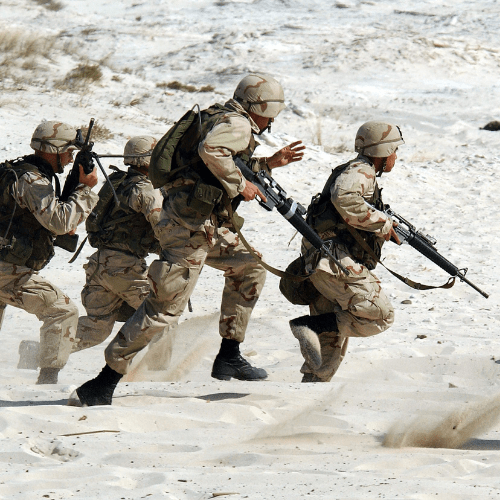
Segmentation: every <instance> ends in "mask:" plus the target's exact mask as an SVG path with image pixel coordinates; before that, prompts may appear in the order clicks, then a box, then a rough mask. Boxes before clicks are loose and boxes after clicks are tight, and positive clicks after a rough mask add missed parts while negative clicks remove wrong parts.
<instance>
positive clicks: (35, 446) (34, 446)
mask: <svg viewBox="0 0 500 500" xmlns="http://www.w3.org/2000/svg"><path fill="white" fill-rule="evenodd" d="M28 449H29V451H31V452H32V453H35V454H36V455H41V456H43V457H47V458H52V459H53V460H58V461H59V462H70V461H71V460H75V459H76V458H78V457H79V456H80V453H79V452H78V451H76V450H72V449H71V448H65V447H64V446H62V443H61V441H58V440H57V439H36V440H31V441H30V442H29V443H28Z"/></svg>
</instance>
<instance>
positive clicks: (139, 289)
mask: <svg viewBox="0 0 500 500" xmlns="http://www.w3.org/2000/svg"><path fill="white" fill-rule="evenodd" d="M155 145H156V139H155V138H154V137H150V136H139V137H133V138H132V139H130V140H129V141H128V142H127V143H126V144H125V149H124V152H123V155H124V159H123V163H124V164H125V165H128V166H129V168H128V171H127V172H124V171H122V170H119V169H117V168H116V167H113V168H114V169H115V170H116V171H115V172H114V173H112V174H111V175H110V176H109V180H110V181H111V183H112V184H113V187H114V188H115V192H116V195H117V197H118V201H119V202H120V204H119V205H118V206H117V205H116V202H115V200H114V198H113V194H112V191H111V188H110V186H109V184H108V183H105V184H104V185H103V187H102V188H101V190H100V191H99V203H98V204H97V206H96V207H95V209H94V211H93V212H92V214H91V215H90V216H89V218H88V219H87V222H86V228H87V234H88V238H89V242H90V244H91V245H92V246H93V247H94V248H96V249H97V252H95V253H94V254H92V255H91V256H90V257H89V261H88V262H87V263H86V264H85V265H84V266H83V267H84V269H85V274H86V283H85V286H84V288H83V290H82V304H83V306H84V307H85V310H86V311H87V316H81V317H80V319H79V320H78V331H77V334H76V338H77V344H75V346H74V348H73V352H75V351H80V350H82V349H88V348H89V347H92V346H95V345H97V344H100V343H101V342H104V340H106V338H108V336H109V335H110V333H111V331H112V330H113V326H114V324H115V322H116V321H126V320H127V319H128V318H129V317H130V316H132V314H133V313H134V312H135V310H136V309H137V308H138V307H139V306H140V305H141V303H142V301H143V300H144V299H145V298H146V297H147V296H148V294H149V283H148V279H147V264H146V260H145V258H146V257H147V255H148V254H150V253H159V251H160V245H159V243H158V240H157V239H156V238H155V235H154V232H153V228H154V227H155V226H156V224H158V222H159V220H160V212H161V207H162V203H163V196H162V195H161V193H160V191H159V190H158V189H154V188H153V185H152V184H151V181H150V180H149V178H148V169H149V162H150V160H151V156H150V155H151V152H152V151H153V148H154V147H155ZM140 155H142V156H140Z"/></svg>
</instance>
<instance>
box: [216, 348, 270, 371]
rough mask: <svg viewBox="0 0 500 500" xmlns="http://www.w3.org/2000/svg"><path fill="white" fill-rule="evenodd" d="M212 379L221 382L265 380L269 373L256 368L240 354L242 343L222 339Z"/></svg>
mask: <svg viewBox="0 0 500 500" xmlns="http://www.w3.org/2000/svg"><path fill="white" fill-rule="evenodd" d="M212 377H213V378H216V379H219V380H230V379H231V378H236V379H238V380H263V379H265V378H267V372H266V370H264V369H263V368H254V367H253V366H252V365H251V364H250V363H249V362H248V361H247V360H246V359H245V358H243V357H242V355H241V354H240V343H239V342H238V341H237V340H231V339H222V342H221V345H220V350H219V354H217V356H216V358H215V360H214V364H213V366H212Z"/></svg>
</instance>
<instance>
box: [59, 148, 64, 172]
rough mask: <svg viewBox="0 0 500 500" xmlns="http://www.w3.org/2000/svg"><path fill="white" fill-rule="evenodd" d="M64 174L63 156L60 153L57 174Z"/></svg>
mask: <svg viewBox="0 0 500 500" xmlns="http://www.w3.org/2000/svg"><path fill="white" fill-rule="evenodd" d="M63 172H64V168H63V166H62V163H61V155H60V154H59V151H58V152H57V173H58V174H62V173H63Z"/></svg>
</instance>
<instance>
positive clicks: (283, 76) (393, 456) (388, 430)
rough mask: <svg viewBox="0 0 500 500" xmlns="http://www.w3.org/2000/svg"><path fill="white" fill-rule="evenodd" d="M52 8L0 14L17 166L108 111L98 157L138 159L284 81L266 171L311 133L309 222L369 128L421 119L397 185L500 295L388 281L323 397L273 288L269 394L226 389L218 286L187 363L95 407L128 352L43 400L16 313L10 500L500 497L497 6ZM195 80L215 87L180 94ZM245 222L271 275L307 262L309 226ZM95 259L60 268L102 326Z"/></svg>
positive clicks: (206, 289) (428, 279) (306, 185)
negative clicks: (91, 397) (46, 127)
mask: <svg viewBox="0 0 500 500" xmlns="http://www.w3.org/2000/svg"><path fill="white" fill-rule="evenodd" d="M47 7H50V4H47ZM47 7H44V6H43V5H39V4H38V3H37V2H35V1H32V0H5V1H3V2H2V5H1V11H0V12H1V14H0V27H1V33H0V50H1V51H7V54H6V56H5V55H4V53H2V52H0V54H1V55H2V58H3V57H7V61H4V63H3V65H2V69H1V70H0V71H1V72H0V88H1V90H2V93H1V94H0V116H1V120H0V131H1V136H0V137H1V141H0V152H1V153H2V154H1V157H2V159H11V158H15V157H17V156H20V155H22V154H26V153H28V152H29V151H30V150H29V148H28V145H29V138H30V136H31V133H32V131H33V130H34V128H35V127H36V125H37V124H38V123H39V122H40V120H41V119H44V118H45V119H47V120H52V119H61V120H64V121H67V122H69V123H72V124H75V125H83V124H86V123H88V120H89V119H90V117H95V118H96V119H97V121H98V123H100V124H102V125H104V126H106V127H107V128H108V129H110V130H111V131H112V132H113V133H114V134H115V135H114V137H113V138H112V139H109V140H107V141H100V142H98V143H97V144H96V147H95V150H96V151H98V152H100V153H120V152H121V151H122V148H123V146H124V144H125V142H126V140H127V138H129V137H131V136H133V135H138V134H153V135H155V136H158V137H160V136H161V135H162V134H163V133H164V132H165V131H166V130H167V129H168V127H169V125H170V124H171V123H173V122H174V121H175V120H176V119H178V118H179V117H180V116H181V115H182V114H183V113H184V111H185V110H187V109H188V108H190V107H192V106H193V105H194V104H195V103H198V104H199V105H200V106H202V107H203V106H207V105H209V104H211V103H212V102H217V101H218V102H223V101H224V99H225V98H227V97H230V96H231V94H232V91H233V90H234V87H235V85H236V84H237V82H238V81H239V79H240V78H241V77H242V76H243V75H244V74H245V73H246V72H248V71H267V72H269V73H272V74H274V75H275V76H276V77H277V78H278V79H279V80H280V81H281V82H282V84H283V86H284V88H285V96H286V99H287V103H288V109H287V110H285V111H284V112H283V113H282V114H281V115H280V116H279V117H278V119H277V120H276V123H275V124H274V125H273V133H272V134H271V135H264V136H262V137H261V142H262V146H261V148H260V151H257V155H267V154H270V153H271V152H273V151H275V150H276V149H278V148H280V147H282V146H284V145H286V144H287V143H289V142H292V141H293V140H297V139H302V140H303V141H304V142H305V144H306V145H307V154H306V157H305V159H304V161H303V162H302V163H300V164H299V163H297V164H294V165H292V166H290V167H289V168H284V169H282V170H281V171H279V172H277V173H276V179H277V180H278V182H279V183H280V184H281V185H282V186H283V187H284V188H285V189H286V190H287V191H288V193H289V194H290V195H291V196H292V197H293V198H294V199H295V200H297V201H299V202H301V203H302V204H304V205H307V204H308V202H309V200H310V198H311V196H312V195H313V194H315V193H316V192H318V191H319V190H320V189H321V187H322V186H323V183H324V181H325V179H326V178H327V176H328V174H329V171H330V169H331V168H332V167H334V166H335V165H337V164H339V163H341V162H344V161H346V160H348V159H350V158H351V157H352V156H353V153H352V146H353V142H354V141H353V139H354V134H355V132H356V130H357V128H358V127H359V126H360V125H361V124H362V123H363V122H364V121H367V120H369V119H378V118H381V119H386V120H390V121H393V122H395V123H397V124H399V125H400V126H401V128H402V131H403V135H404V138H405V140H406V145H404V146H402V147H401V148H400V149H399V151H398V156H399V159H398V162H397V164H396V168H395V169H394V171H393V173H392V174H390V175H388V176H384V177H382V180H381V184H382V185H383V187H384V195H385V200H386V202H388V203H390V204H391V206H392V207H393V208H394V209H395V210H396V211H397V212H400V213H401V214H402V215H404V216H406V217H407V218H409V219H410V220H412V221H413V222H414V223H415V225H416V226H418V227H419V228H424V230H425V231H426V232H428V233H430V234H431V235H433V236H435V237H436V238H437V240H438V244H437V248H438V249H439V250H440V251H441V252H442V254H443V255H445V256H446V257H447V258H448V259H449V260H451V261H452V262H454V263H455V264H456V265H458V266H459V267H468V268H470V271H469V273H468V274H467V276H468V277H469V279H471V280H472V281H473V282H474V283H476V284H477V285H478V286H480V287H481V288H483V289H484V290H485V291H487V292H488V293H490V294H491V296H490V298H489V299H487V300H486V299H484V298H483V297H481V296H480V295H479V294H478V293H476V292H475V291H474V290H472V289H471V288H469V287H468V286H467V285H466V284H464V283H457V284H456V285H455V287H454V288H452V289H451V290H434V291H428V292H416V291H413V290H412V289H410V288H408V287H406V286H405V285H404V284H402V283H400V282H398V281H397V280H396V279H395V278H393V277H392V276H391V275H390V274H389V273H388V272H387V271H386V270H385V269H383V268H380V269H379V270H378V271H377V273H378V275H379V277H380V278H381V279H382V281H383V284H384V288H385V290H386V291H387V293H388V294H389V295H390V297H391V298H392V300H393V303H394V305H395V308H396V322H395V325H394V326H393V327H392V328H391V329H390V330H388V331H387V332H385V333H383V334H381V335H379V336H376V337H373V338H367V339H352V341H351V342H350V348H349V352H348V355H347V359H346V361H345V362H344V364H343V365H342V366H341V368H340V370H339V372H338V374H337V375H336V377H335V378H334V379H333V380H332V382H331V383H329V384H301V383H300V379H301V375H300V374H299V367H300V365H301V356H300V351H299V346H298V342H297V341H296V340H295V339H294V338H293V336H292V335H291V332H290V331H289V328H288V320H289V319H290V318H293V317H295V316H299V315H302V314H305V313H306V311H307V309H306V308H304V307H294V306H292V305H290V304H288V303H287V302H286V301H285V299H284V298H283V297H282V296H281V295H280V293H279V291H278V280H277V278H275V277H274V276H271V275H270V276H269V277H268V280H267V284H266V287H265V289H264V292H263V294H262V297H261V300H260V301H259V303H258V305H257V307H256V308H255V311H254V315H253V316H252V321H251V324H250V327H249V330H248V332H247V339H246V341H245V343H244V345H243V349H242V351H243V353H244V354H245V355H246V356H248V358H249V359H250V360H251V362H252V363H254V364H255V365H257V366H261V367H263V368H265V369H266V370H267V371H268V372H269V378H268V380H266V381H264V382H260V383H246V382H239V381H230V382H220V381H216V380H214V379H211V378H210V369H211V365H212V361H213V358H214V356H215V354H216V352H217V350H218V346H219V342H220V338H219V336H218V330H217V322H218V318H217V311H218V301H219V297H220V294H221V292H222V282H223V279H222V277H221V276H220V275H219V274H218V273H217V272H215V271H212V270H210V269H206V270H205V271H204V273H203V275H202V277H201V279H200V281H199V283H198V286H197V289H196V291H195V293H194V295H193V297H192V302H193V307H194V311H193V312H192V313H188V312H187V311H186V313H185V315H184V316H183V318H182V323H181V325H180V327H179V328H178V329H177V332H176V335H175V338H174V339H172V340H173V342H172V345H173V350H172V360H171V363H170V365H169V367H168V369H167V370H162V371H150V370H148V366H150V365H148V363H153V362H154V353H152V352H147V353H144V355H143V354H142V353H141V355H140V356H138V358H137V362H136V363H134V367H133V369H132V370H131V373H130V374H129V375H128V377H127V381H124V382H123V383H121V384H120V385H119V387H118V389H117V391H116V398H115V400H114V404H113V406H111V407H94V408H74V407H68V406H65V404H66V401H67V398H68V396H69V394H70V393H71V391H72V390H73V389H74V388H75V387H77V386H78V385H80V384H81V383H83V382H85V381H86V380H88V379H89V378H92V377H94V376H95V375H96V374H97V373H98V371H99V370H100V369H101V368H102V366H103V364H104V356H103V350H104V347H105V345H101V346H97V347H95V348H93V349H90V350H88V351H84V352H81V353H78V354H75V355H74V356H72V357H71V358H70V360H69V362H68V365H67V367H66V368H65V369H64V370H63V371H62V372H61V374H60V377H59V378H60V383H59V384H57V385H56V386H36V385H35V384H34V382H35V380H36V376H37V374H36V372H35V371H31V370H18V369H17V368H16V366H17V361H18V355H17V349H18V345H19V342H20V341H21V340H22V339H30V340H36V339H37V338H38V329H39V322H38V321H37V320H36V318H34V317H33V316H30V315H28V314H26V313H24V312H23V311H20V310H17V309H13V308H8V309H7V314H6V318H5V322H4V325H3V328H2V332H1V338H2V342H3V345H2V350H1V353H0V362H1V366H2V370H1V371H0V406H1V412H0V462H2V463H3V464H4V465H3V467H2V468H1V470H0V497H1V498H6V499H26V498H28V499H31V498H32V499H41V498H49V499H66V498H81V499H85V498H106V499H107V498H113V499H134V500H135V499H140V498H168V499H189V500H201V499H208V498H213V497H215V496H219V495H220V496H221V497H222V498H226V497H228V498H249V499H252V500H254V499H264V500H269V499H286V500H289V499H303V498H311V499H314V498H321V499H344V498H370V499H372V498H390V499H393V498H404V499H418V500H423V499H430V498H432V499H434V498H444V499H453V500H455V499H463V500H469V499H475V498H477V499H485V498H497V497H499V496H500V479H499V477H500V436H499V433H498V430H499V425H500V424H499V423H498V414H499V411H498V410H499V405H500V402H499V398H500V387H499V383H498V379H497V376H498V373H499V371H500V361H497V360H500V345H499V343H500V338H499V335H498V331H497V326H498V322H499V319H500V315H499V313H498V305H499V300H498V291H499V287H498V283H497V281H498V276H499V275H500V266H499V264H498V258H499V248H500V237H499V228H500V223H499V221H498V207H497V200H498V193H499V192H500V181H499V178H498V171H499V166H498V159H499V153H498V151H499V150H500V132H489V131H484V130H480V127H483V126H484V125H485V124H486V123H487V122H489V121H491V120H495V119H497V120H500V97H499V96H500V92H499V83H498V74H499V62H500V56H499V49H498V46H499V35H498V18H499V14H500V6H499V4H498V2H496V1H494V0H477V1H476V2H472V3H471V2H465V1H463V0H456V1H454V2H447V3H442V2H432V1H430V0H419V1H417V2H411V4H409V5H408V6H406V4H403V3H401V2H398V1H395V0H386V1H354V0H346V1H343V2H336V3H335V2H324V1H319V0H318V1H316V0H304V1H303V2H298V1H296V0H267V1H258V0H255V1H251V0H248V1H245V0H243V1H230V0H221V1H215V0H210V1H209V0H191V1H183V2H181V1H179V0H168V1H160V0H153V1H149V2H143V3H141V2H137V3H136V2H129V1H125V2H117V1H116V0H103V1H101V2H84V1H82V0H71V1H70V0H67V1H63V3H62V8H61V9H60V10H58V11H52V10H49V9H48V8H47ZM16 29H19V30H21V31H22V33H23V39H26V38H29V35H30V34H31V35H33V36H35V37H38V38H36V39H37V40H38V42H40V37H46V38H47V37H51V36H58V39H57V42H56V45H55V46H54V48H53V49H52V50H51V51H49V52H48V55H49V56H50V58H45V57H42V56H38V57H36V58H32V57H30V56H26V57H25V56H23V54H22V53H21V51H19V50H17V51H16V49H12V48H11V49H8V50H7V49H6V48H5V47H6V45H5V42H4V41H2V40H5V38H2V36H8V37H12V33H13V32H14V30H16ZM34 46H35V51H38V53H40V52H41V51H42V49H43V47H42V45H41V44H40V43H38V44H35V45H34ZM25 52H26V51H25ZM85 63H88V64H98V65H99V66H100V68H101V69H102V72H103V77H102V79H101V81H100V82H98V83H94V84H91V85H87V86H86V87H84V89H83V90H82V89H76V88H75V89H73V90H74V91H71V90H68V89H64V88H61V86H60V84H58V82H60V81H61V80H63V79H64V77H65V76H66V75H67V73H68V72H69V71H70V70H72V69H73V68H75V67H77V66H78V65H80V64H85ZM23 68H24V69H23ZM174 80H177V81H179V82H181V83H182V84H190V85H194V86H195V87H197V88H201V87H203V86H205V85H212V86H213V87H214V88H215V90H214V91H211V92H200V93H189V92H183V91H180V90H172V89H169V88H165V87H162V86H159V87H157V84H160V85H161V84H164V83H168V82H172V81H174ZM103 163H104V164H105V165H108V164H109V162H103ZM101 182H102V176H101ZM241 215H243V216H244V217H245V219H246V223H245V235H246V237H247V238H248V239H249V240H250V241H251V242H252V243H253V244H254V245H255V246H256V247H257V248H258V249H259V250H260V251H262V252H263V253H264V255H265V257H266V260H267V261H268V262H269V263H270V264H272V265H274V266H277V267H280V268H284V267H286V265H287V263H288V262H289V261H291V260H292V259H293V258H295V256H296V255H297V253H298V249H299V244H300V241H299V238H295V239H294V240H293V241H292V242H291V243H290V245H288V242H289V240H290V239H291V238H292V236H293V233H294V231H293V229H292V228H291V227H290V226H288V225H287V224H286V222H285V221H284V220H283V219H282V218H281V216H279V214H277V213H268V212H265V211H264V210H263V209H261V208H260V207H259V206H258V204H257V203H248V204H245V206H244V208H243V209H242V210H241ZM83 230H84V228H83V227H82V228H81V230H80V234H81V237H82V238H83V236H84V232H83ZM91 253H92V249H91V247H90V246H88V245H87V246H86V247H85V248H84V250H83V252H82V254H81V255H80V257H79V258H78V259H77V261H76V262H75V263H73V264H68V260H69V258H70V255H69V254H67V253H66V252H64V251H62V250H58V253H57V256H56V257H55V258H54V259H53V261H52V262H51V263H50V264H49V266H47V268H46V269H44V270H43V271H42V274H43V275H44V276H48V277H49V278H50V279H51V280H52V281H53V282H54V283H56V284H57V285H59V286H60V287H61V288H63V289H64V290H65V291H66V292H67V293H68V294H69V295H70V296H71V298H72V299H73V300H74V301H75V302H76V303H78V305H79V307H80V309H81V312H82V313H83V312H84V309H83V307H82V306H81V303H80V291H81V288H82V286H83V283H84V272H83V269H82V265H83V263H84V262H85V260H86V257H87V256H88V255H90V254H91ZM384 257H385V262H386V264H387V265H389V266H390V267H393V268H394V269H395V270H397V271H399V272H401V273H403V274H405V275H409V276H410V277H411V278H412V279H415V280H417V281H422V282H424V283H433V284H440V283H444V282H445V281H446V279H447V275H446V274H445V273H444V272H442V271H441V270H439V269H438V268H437V267H436V266H434V265H433V264H432V263H430V262H428V261H426V260H425V259H424V258H423V257H421V256H419V255H417V254H416V253H415V252H414V251H413V250H412V249H411V248H408V247H404V248H400V247H396V246H395V245H387V246H386V247H385V249H384ZM403 301H405V303H403ZM408 301H409V302H410V303H407V302H408ZM418 336H420V338H418ZM168 350H169V346H168V345H164V346H163V352H167V351H168ZM148 357H150V360H149V362H148V359H147V358H148ZM223 494H225V495H223Z"/></svg>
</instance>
